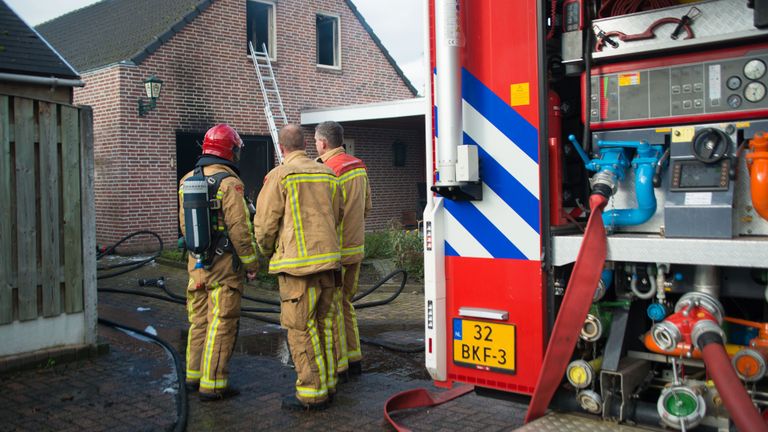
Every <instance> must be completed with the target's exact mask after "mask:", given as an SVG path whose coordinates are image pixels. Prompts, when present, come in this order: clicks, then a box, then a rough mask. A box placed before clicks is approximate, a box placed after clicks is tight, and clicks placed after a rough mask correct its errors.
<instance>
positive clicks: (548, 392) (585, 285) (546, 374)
mask: <svg viewBox="0 0 768 432" xmlns="http://www.w3.org/2000/svg"><path fill="white" fill-rule="evenodd" d="M607 203H608V198H606V197H605V196H603V195H600V194H592V195H591V196H590V197H589V207H590V209H592V214H590V215H589V221H588V222H587V229H586V231H585V232H584V239H583V240H582V243H581V248H580V249H579V255H578V256H577V257H576V264H574V266H573V272H572V273H571V279H570V280H569V281H568V287H567V288H566V290H565V296H564V297H563V302H562V304H561V305H560V312H559V313H558V314H557V319H556V320H555V326H554V328H553V329H552V336H551V337H550V338H549V345H548V346H547V352H546V354H544V363H543V364H542V365H541V372H539V379H538V382H537V383H536V389H535V390H534V393H533V398H532V399H531V403H530V405H528V413H527V414H526V416H525V422H526V423H528V422H530V421H532V420H536V419H537V418H539V417H541V416H542V415H544V413H545V412H546V411H547V407H548V406H549V402H550V401H551V400H552V396H553V395H554V394H555V391H556V390H557V387H558V386H559V385H560V382H561V381H562V379H563V375H564V374H565V369H566V367H567V366H568V363H569V362H570V361H571V356H572V355H573V349H574V347H575V346H576V341H577V340H578V339H579V332H580V331H581V327H582V326H583V325H584V320H585V319H586V318H587V312H589V306H590V305H591V304H592V297H593V296H594V294H595V289H596V288H597V284H598V283H599V282H600V275H601V273H602V272H603V267H604V265H605V258H606V256H607V254H608V250H607V246H606V234H605V227H603V208H605V205H606V204H607Z"/></svg>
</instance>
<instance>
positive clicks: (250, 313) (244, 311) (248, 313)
mask: <svg viewBox="0 0 768 432" xmlns="http://www.w3.org/2000/svg"><path fill="white" fill-rule="evenodd" d="M403 286H405V284H402V285H401V286H400V289H399V290H398V292H397V293H395V294H393V295H392V296H390V298H388V299H386V301H387V302H391V301H392V300H394V298H395V297H396V296H397V294H399V293H400V292H401V291H402V290H403ZM98 291H99V292H104V293H113V294H128V295H135V296H139V297H148V298H153V299H156V300H162V301H167V302H170V303H176V304H186V300H182V299H181V297H180V296H177V295H174V296H171V293H170V292H168V291H166V296H163V295H160V294H154V293H147V292H143V291H136V290H124V289H116V288H99V289H98ZM382 301H384V300H382ZM355 309H357V307H355ZM254 312H255V313H254ZM274 312H280V311H279V310H278V311H275V310H273V309H268V308H241V313H240V316H241V317H243V318H249V319H254V320H257V321H262V322H266V323H269V324H275V325H280V320H277V319H274V318H270V317H265V316H263V315H257V314H256V313H274ZM360 342H362V343H365V344H368V345H373V346H378V347H381V348H384V349H387V350H390V351H394V352H400V353H404V354H414V353H419V352H422V351H424V348H418V349H415V348H412V349H404V348H399V347H395V346H392V345H387V344H385V343H382V342H378V341H376V340H375V339H370V338H365V337H360Z"/></svg>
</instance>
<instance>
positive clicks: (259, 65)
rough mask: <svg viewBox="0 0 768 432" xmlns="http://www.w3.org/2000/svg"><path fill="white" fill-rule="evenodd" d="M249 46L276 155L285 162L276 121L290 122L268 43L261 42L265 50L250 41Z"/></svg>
mask: <svg viewBox="0 0 768 432" xmlns="http://www.w3.org/2000/svg"><path fill="white" fill-rule="evenodd" d="M248 48H249V49H250V51H251V59H252V60H253V68H254V69H256V76H257V77H259V87H261V94H262V96H264V114H265V115H266V116H267V124H268V125H269V133H270V135H272V143H273V144H274V146H275V155H276V156H277V161H278V163H283V155H282V154H281V153H280V147H279V146H278V140H277V132H278V126H277V125H276V124H275V122H276V121H277V122H280V127H282V126H285V125H287V124H288V117H287V116H286V115H285V109H284V108H283V99H282V98H281V97H280V90H278V88H277V80H276V79H275V72H274V71H273V70H272V62H271V61H270V60H269V53H268V52H267V45H266V44H261V48H262V50H263V51H256V50H255V49H253V43H251V42H248Z"/></svg>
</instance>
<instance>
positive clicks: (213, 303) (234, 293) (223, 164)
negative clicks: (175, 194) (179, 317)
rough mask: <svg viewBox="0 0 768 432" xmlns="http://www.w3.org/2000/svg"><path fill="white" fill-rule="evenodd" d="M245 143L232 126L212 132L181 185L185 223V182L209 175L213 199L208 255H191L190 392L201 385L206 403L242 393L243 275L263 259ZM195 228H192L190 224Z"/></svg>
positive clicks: (185, 231)
mask: <svg viewBox="0 0 768 432" xmlns="http://www.w3.org/2000/svg"><path fill="white" fill-rule="evenodd" d="M242 149H243V141H242V140H241V139H240V136H239V135H238V134H237V132H236V131H235V130H234V129H233V128H231V127H230V126H228V125H226V124H218V125H216V126H214V127H212V128H211V129H209V130H208V132H206V134H205V139H204V141H203V154H202V155H201V156H200V158H199V159H198V161H197V164H196V165H195V170H194V171H192V172H190V173H188V174H187V175H186V176H184V177H183V178H182V180H181V183H180V188H179V201H180V203H179V209H180V211H179V218H180V219H181V229H182V233H183V234H184V235H185V236H186V235H187V234H193V233H188V231H189V230H191V229H188V227H185V220H184V218H185V215H184V213H185V212H184V211H185V208H184V182H185V180H186V179H187V178H189V177H190V176H192V175H204V176H205V179H206V182H207V183H208V191H209V195H208V197H209V199H210V202H211V208H210V210H208V211H209V215H210V225H211V226H210V228H209V229H210V233H211V235H210V246H209V247H208V250H207V252H206V253H205V254H204V257H201V258H200V261H202V262H200V261H199V260H198V259H196V258H193V257H192V255H190V257H189V263H188V270H189V283H188V285H187V313H188V317H189V323H190V325H189V335H188V338H187V354H186V358H187V378H186V385H187V388H188V389H189V390H192V391H194V390H197V389H198V388H199V391H200V393H199V397H200V400H201V401H204V402H205V401H216V400H222V399H226V398H229V397H232V396H236V395H238V394H239V391H238V390H237V389H235V388H233V387H232V386H230V385H229V382H228V375H229V368H228V363H229V358H230V356H231V355H232V350H233V348H234V343H235V337H236V335H237V328H238V322H239V318H240V297H241V295H242V292H243V279H244V276H246V277H247V278H248V279H249V280H253V279H254V278H255V277H256V272H257V271H258V265H259V264H258V259H257V255H256V253H257V252H256V244H255V241H254V238H253V229H252V226H251V221H250V214H249V212H248V207H247V204H246V201H245V198H244V193H243V182H242V181H241V180H240V178H239V170H238V162H239V160H240V153H241V151H242ZM190 226H192V225H191V224H190Z"/></svg>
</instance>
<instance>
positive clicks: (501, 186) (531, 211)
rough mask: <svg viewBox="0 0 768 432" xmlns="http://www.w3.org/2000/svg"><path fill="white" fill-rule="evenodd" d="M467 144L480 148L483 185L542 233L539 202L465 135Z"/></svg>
mask: <svg viewBox="0 0 768 432" xmlns="http://www.w3.org/2000/svg"><path fill="white" fill-rule="evenodd" d="M464 142H465V143H466V144H475V145H477V146H478V157H479V158H480V166H481V167H483V172H482V174H483V178H482V180H483V183H485V184H487V185H488V187H489V188H491V189H493V191H494V192H496V193H497V194H498V195H499V196H500V197H501V199H502V200H504V202H505V203H506V204H507V205H508V206H510V207H511V208H512V209H513V210H514V211H515V212H516V213H517V214H519V215H520V217H522V218H523V219H524V220H525V222H527V223H528V225H530V226H531V228H533V229H534V230H536V232H538V233H540V232H541V231H540V229H539V227H540V221H539V217H540V214H539V200H538V199H537V198H536V197H535V196H533V194H531V192H530V191H528V189H526V188H525V187H524V186H523V185H522V184H521V183H520V182H519V181H517V179H516V178H515V177H514V176H513V175H512V174H510V173H509V171H507V170H506V169H505V168H504V167H503V166H501V164H500V163H498V162H497V161H496V159H494V158H492V157H491V155H489V154H488V152H486V151H485V150H484V149H483V146H481V145H479V144H478V143H476V142H475V141H474V140H473V139H472V137H470V136H469V135H467V134H466V133H465V134H464Z"/></svg>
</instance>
